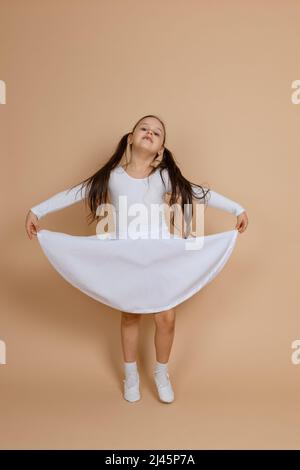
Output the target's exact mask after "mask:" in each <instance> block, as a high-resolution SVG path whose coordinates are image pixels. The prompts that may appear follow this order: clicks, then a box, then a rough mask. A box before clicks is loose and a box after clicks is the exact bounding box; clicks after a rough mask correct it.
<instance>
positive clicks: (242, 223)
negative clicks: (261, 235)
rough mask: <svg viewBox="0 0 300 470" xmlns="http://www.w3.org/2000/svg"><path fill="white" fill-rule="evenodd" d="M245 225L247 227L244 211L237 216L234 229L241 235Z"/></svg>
mask: <svg viewBox="0 0 300 470" xmlns="http://www.w3.org/2000/svg"><path fill="white" fill-rule="evenodd" d="M247 225H248V217H247V214H246V211H244V212H242V213H241V214H240V215H238V216H237V221H236V226H235V228H236V229H237V230H238V231H239V232H240V233H243V232H244V231H245V230H246V228H247Z"/></svg>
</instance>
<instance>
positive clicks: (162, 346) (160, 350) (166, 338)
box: [153, 308, 175, 363]
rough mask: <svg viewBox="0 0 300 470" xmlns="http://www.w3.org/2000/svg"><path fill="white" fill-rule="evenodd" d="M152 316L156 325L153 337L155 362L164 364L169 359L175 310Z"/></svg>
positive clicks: (173, 332)
mask: <svg viewBox="0 0 300 470" xmlns="http://www.w3.org/2000/svg"><path fill="white" fill-rule="evenodd" d="M153 316H154V321H155V325H156V328H155V336H154V343H155V349H156V360H157V361H158V362H162V363H166V362H168V360H169V357H170V352H171V348H172V344H173V339H174V334H175V310H174V308H171V309H170V310H166V311H164V312H160V313H154V314H153Z"/></svg>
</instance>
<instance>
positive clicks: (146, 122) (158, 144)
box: [129, 117, 164, 154]
mask: <svg viewBox="0 0 300 470" xmlns="http://www.w3.org/2000/svg"><path fill="white" fill-rule="evenodd" d="M131 136H132V137H131V140H130V141H129V142H130V143H132V144H133V147H134V148H136V149H139V150H142V149H143V150H149V153H151V154H156V153H158V152H159V150H161V149H162V147H163V140H164V130H163V127H162V125H161V123H160V122H159V121H158V120H157V119H155V118H152V117H147V118H145V119H143V120H142V121H141V122H140V123H139V124H138V125H137V126H136V128H135V130H134V132H133V134H131Z"/></svg>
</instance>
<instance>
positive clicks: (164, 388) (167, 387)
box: [154, 373, 174, 403]
mask: <svg viewBox="0 0 300 470" xmlns="http://www.w3.org/2000/svg"><path fill="white" fill-rule="evenodd" d="M154 381H155V384H156V388H157V391H158V395H159V398H160V400H161V401H163V402H164V403H172V401H174V391H173V388H172V385H171V382H170V376H169V374H168V373H166V381H165V382H166V383H165V384H164V383H163V384H162V383H161V381H159V380H158V378H157V375H156V373H154Z"/></svg>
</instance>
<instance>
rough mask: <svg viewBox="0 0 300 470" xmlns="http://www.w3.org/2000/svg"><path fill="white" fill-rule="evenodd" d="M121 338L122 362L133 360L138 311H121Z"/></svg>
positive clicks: (137, 333) (135, 351)
mask: <svg viewBox="0 0 300 470" xmlns="http://www.w3.org/2000/svg"><path fill="white" fill-rule="evenodd" d="M121 314H122V316H121V338H122V349H123V357H124V362H134V361H136V356H137V347H138V339H139V326H140V321H141V314H140V313H127V312H121Z"/></svg>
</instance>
